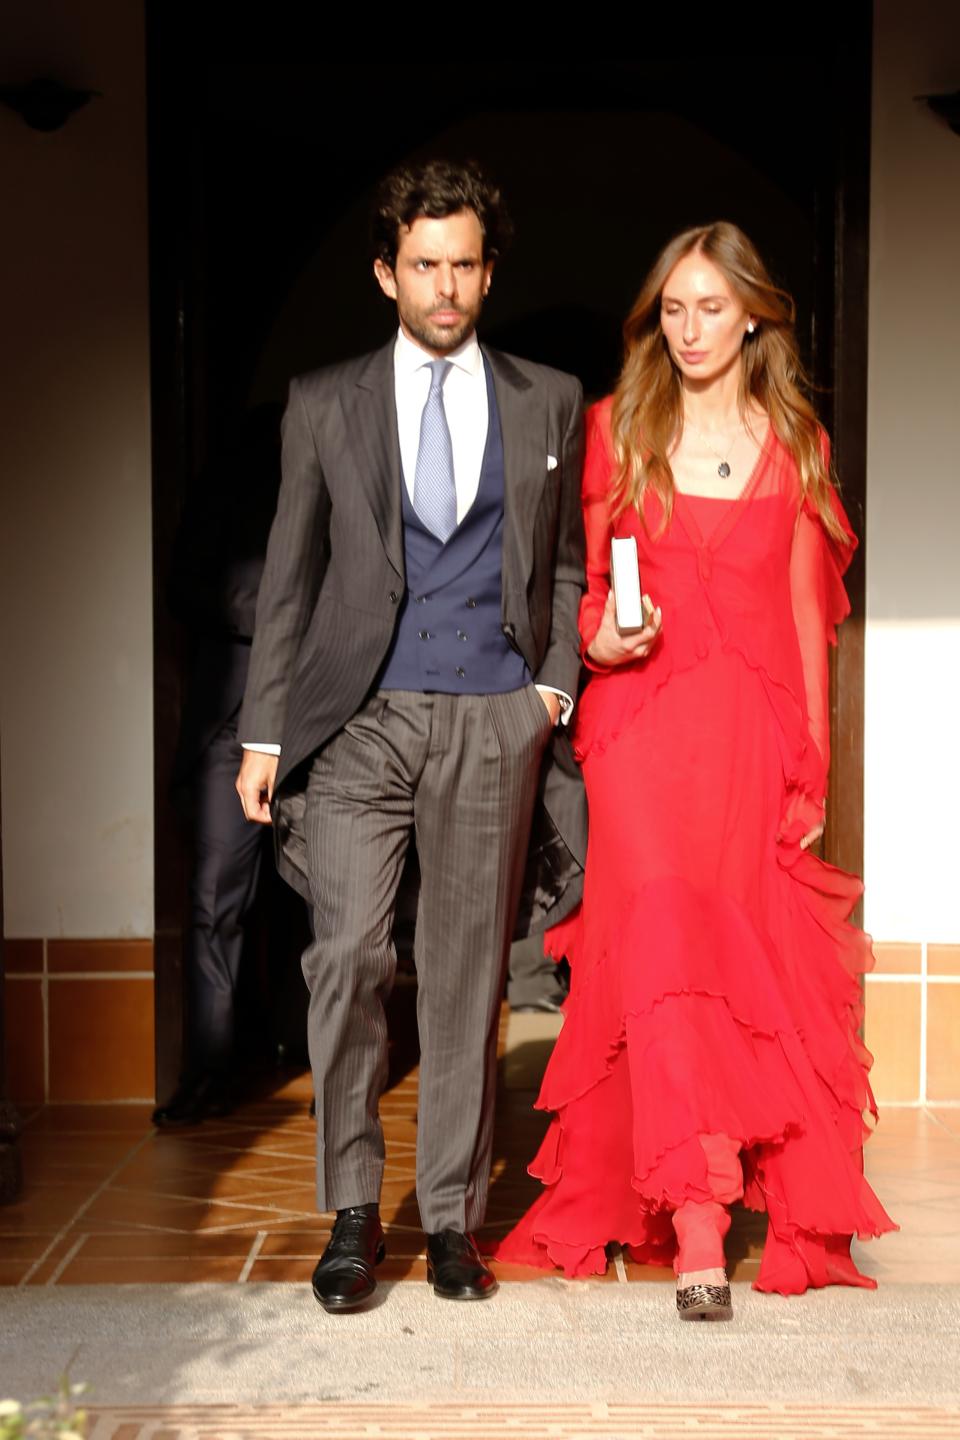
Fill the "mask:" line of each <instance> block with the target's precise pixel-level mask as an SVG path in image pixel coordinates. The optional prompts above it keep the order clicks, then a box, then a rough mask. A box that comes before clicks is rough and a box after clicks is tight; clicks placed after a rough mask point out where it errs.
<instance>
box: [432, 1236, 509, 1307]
mask: <svg viewBox="0 0 960 1440" xmlns="http://www.w3.org/2000/svg"><path fill="white" fill-rule="evenodd" d="M427 1280H428V1282H429V1283H430V1284H431V1285H432V1286H433V1293H434V1295H439V1296H440V1298H441V1299H443V1300H486V1299H488V1298H489V1297H490V1296H491V1295H492V1294H493V1293H494V1291H495V1290H496V1289H497V1282H496V1280H495V1278H494V1275H493V1272H492V1270H490V1269H489V1267H488V1266H487V1265H485V1264H484V1262H483V1260H481V1258H480V1255H479V1253H478V1251H477V1247H476V1245H475V1244H474V1241H473V1237H472V1236H471V1235H462V1234H461V1233H460V1231H459V1230H440V1231H439V1232H438V1233H437V1234H436V1235H428V1236H427Z"/></svg>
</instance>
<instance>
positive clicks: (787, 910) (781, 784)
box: [494, 399, 896, 1294]
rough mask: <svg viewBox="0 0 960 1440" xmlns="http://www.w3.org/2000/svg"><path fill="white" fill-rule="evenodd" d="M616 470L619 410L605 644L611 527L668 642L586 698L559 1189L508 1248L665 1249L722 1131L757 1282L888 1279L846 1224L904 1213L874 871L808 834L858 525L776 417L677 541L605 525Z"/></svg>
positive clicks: (548, 1145)
mask: <svg viewBox="0 0 960 1440" xmlns="http://www.w3.org/2000/svg"><path fill="white" fill-rule="evenodd" d="M824 438H826V437H824ZM613 468H614V467H613V460H612V454H611V448H610V400H609V399H608V400H606V401H604V402H602V403H601V404H600V405H598V406H595V407H594V408H593V409H592V410H591V411H590V412H589V414H588V419H587V458H586V466H585V472H584V479H583V504H584V514H585V523H586V533H587V578H588V590H587V593H586V595H585V596H584V599H583V603H582V606H581V613H580V632H581V636H582V640H583V645H584V649H586V646H587V645H588V644H589V643H590V641H591V640H592V639H593V637H594V635H595V634H596V631H597V628H598V626H599V623H600V616H601V613H602V610H603V606H604V602H605V600H606V596H607V592H608V589H609V584H610V580H609V555H610V539H611V536H612V535H634V536H635V537H636V540H637V546H638V551H639V557H640V573H641V579H642V584H643V588H644V590H645V591H646V592H648V593H649V594H650V596H651V598H652V600H653V602H654V604H656V605H660V606H661V607H662V610H663V632H662V636H661V639H660V641H659V642H658V644H657V646H656V648H655V650H654V651H653V652H652V653H651V654H650V655H649V657H648V658H647V659H646V660H642V661H639V662H636V663H633V664H629V665H626V666H621V667H619V668H617V669H612V670H606V671H599V672H598V673H595V674H594V675H593V676H592V678H591V680H590V683H589V685H588V686H587V687H586V690H585V692H584V694H583V696H582V698H581V700H580V702H579V704H578V707H577V717H576V736H575V747H576V751H577V755H578V758H579V760H580V761H581V763H582V765H583V773H584V780H585V782H586V789H587V797H588V800H589V808H590V840H589V847H588V854H587V864H586V877H585V886H584V899H583V906H582V909H581V911H580V912H578V913H576V914H575V915H574V916H573V917H572V919H571V920H569V921H567V922H565V923H563V924H562V925H560V926H558V927H556V929H555V930H554V931H553V932H551V935H550V936H549V937H548V949H549V950H551V951H552V953H554V954H557V955H562V954H567V955H568V956H569V957H570V961H571V973H572V989H571V995H570V998H569V1000H568V1001H567V1005H566V1012H565V1019H564V1024H563V1028H562V1030H561V1033H560V1036H559V1038H558V1040H557V1044H556V1047H555V1049H554V1052H553V1055H552V1058H551V1060H550V1064H549V1067H548V1069H547V1072H546V1075H545V1078H544V1081H543V1086H542V1089H541V1092H540V1097H539V1100H538V1102H537V1104H538V1107H539V1108H541V1109H546V1110H551V1111H553V1112H554V1119H553V1121H552V1123H551V1125H550V1128H549V1131H548V1133H547V1136H546V1138H545V1140H544V1143H543V1145H542V1147H541V1149H540V1151H539V1153H538V1154H537V1156H536V1158H535V1160H534V1162H533V1164H532V1165H531V1166H530V1171H531V1173H532V1174H534V1175H536V1176H538V1177H539V1178H540V1179H541V1180H542V1181H543V1184H544V1186H545V1189H544V1191H543V1193H542V1194H541V1196H540V1197H539V1198H538V1200H537V1201H536V1202H535V1203H534V1205H533V1206H532V1207H531V1209H530V1210H529V1212H528V1213H527V1215H526V1216H525V1217H524V1218H523V1219H522V1220H521V1221H520V1223H519V1224H518V1225H517V1226H516V1227H515V1229H514V1230H513V1231H512V1232H511V1233H510V1234H509V1235H508V1236H507V1238H506V1239H505V1240H504V1241H503V1242H501V1243H500V1245H499V1246H497V1248H496V1250H495V1251H494V1253H495V1255H496V1256H497V1257H498V1258H500V1259H503V1260H509V1261H513V1262H515V1263H516V1262H519V1263H525V1264H531V1265H538V1266H543V1267H550V1266H562V1268H563V1269H564V1270H565V1271H566V1273H567V1274H568V1275H591V1274H598V1273H602V1272H603V1270H604V1269H605V1266H606V1258H605V1254H604V1247H605V1245H606V1244H607V1242H608V1241H619V1242H620V1243H621V1244H622V1245H624V1246H626V1247H628V1249H629V1252H630V1253H631V1254H632V1255H633V1256H634V1258H636V1259H638V1260H640V1261H644V1262H648V1263H662V1264H669V1263H671V1261H673V1260H674V1257H675V1250H676V1242H675V1238H674V1232H673V1226H672V1222H671V1213H672V1212H673V1211H674V1210H675V1209H677V1208H678V1207H679V1206H680V1205H682V1204H683V1203H684V1202H685V1201H686V1200H694V1201H701V1202H702V1201H708V1200H710V1199H711V1198H712V1197H714V1196H716V1185H715V1183H713V1182H712V1180H711V1175H710V1174H709V1173H708V1170H709V1168H710V1158H709V1156H710V1146H709V1144H706V1148H705V1142H701V1140H700V1138H699V1137H701V1136H706V1137H712V1136H716V1135H720V1136H726V1137H730V1138H731V1139H732V1141H733V1144H734V1146H739V1147H740V1156H739V1159H740V1165H741V1167H742V1185H743V1198H744V1203H745V1204H747V1205H748V1206H750V1207H752V1208H754V1209H757V1210H765V1211H766V1212H767V1215H768V1231H767V1240H766V1245H765V1248H764V1253H763V1261H762V1265H761V1268H760V1272H759V1276H758V1279H757V1281H756V1288H757V1289H760V1290H774V1291H779V1292H781V1293H782V1294H798V1293H800V1292H802V1291H804V1290H806V1289H807V1287H808V1286H811V1285H813V1286H819V1285H827V1284H832V1283H839V1284H849V1285H863V1286H871V1287H872V1286H873V1284H874V1282H873V1281H872V1280H870V1279H868V1278H867V1277H865V1276H863V1275H861V1274H860V1273H859V1272H858V1271H857V1269H856V1267H855V1266H854V1263H853V1261H852V1259H851V1258H850V1253H849V1248H850V1238H851V1236H852V1235H858V1236H861V1237H864V1236H871V1235H879V1234H881V1233H882V1232H884V1231H887V1230H891V1229H894V1228H896V1227H895V1226H894V1225H893V1223H892V1221H891V1220H890V1219H889V1217H888V1216H887V1214H886V1213H885V1211H884V1209H883V1207H882V1206H881V1204H880V1202H879V1201H878V1199H877V1198H876V1196H875V1195H874V1193H873V1191H872V1190H871V1188H870V1186H869V1185H868V1184H867V1182H866V1180H865V1179H864V1176H863V1173H862V1167H861V1146H862V1144H863V1140H864V1138H865V1134H866V1126H865V1124H864V1115H865V1114H866V1113H868V1112H869V1113H871V1114H873V1115H875V1114H876V1111H875V1107H874V1101H873V1096H872V1093H871V1090H870V1085H869V1081H868V1078H867V1071H868V1068H869V1065H870V1056H869V1054H868V1052H867V1051H866V1049H865V1048H864V1046H863V1044H862V1042H861V1040H860V1038H859V1033H858V1032H859V1028H860V1023H861V1020H862V1015H863V1003H862V997H861V990H860V978H859V977H860V975H861V974H862V973H863V972H864V971H865V970H868V969H869V968H870V967H871V965H872V963H873V961H872V956H871V952H870V943H869V939H868V937H867V936H866V935H864V934H863V932H862V931H860V930H857V929H855V928H854V927H853V926H852V925H850V924H849V923H848V917H849V915H850V913H851V911H852V909H853V907H854V905H855V903H856V901H857V899H858V897H859V895H860V892H861V885H860V883H859V881H858V880H857V879H855V878H854V877H853V876H851V875H848V874H846V873H844V872H843V871H841V870H838V869H835V868H834V867H833V866H830V865H827V864H825V863H824V862H823V861H821V860H819V859H817V858H816V857H815V856H814V855H812V854H810V853H808V852H806V851H804V850H801V848H800V844H799V841H800V838H801V837H802V836H803V834H805V833H806V832H807V831H808V830H809V829H811V828H812V827H813V825H815V824H816V823H817V821H818V820H819V818H820V817H821V815H822V809H821V805H820V801H821V800H822V798H823V796H824V794H825V789H826V776H827V766H828V735H829V726H828V700H827V696H828V678H827V643H828V640H831V641H835V639H836V635H835V626H836V625H837V623H838V622H839V621H840V620H842V619H843V618H844V616H845V615H846V614H847V613H848V609H849V606H848V602H847V597H846V592H845V590H844V586H843V581H842V575H843V572H844V570H845V569H846V567H847V565H848V563H849V560H850V557H851V554H852V552H853V549H854V547H855V545H856V540H855V539H854V537H853V535H852V533H851V532H850V531H849V526H848V524H847V521H846V517H845V516H844V514H843V510H842V507H841V506H840V503H839V500H836V502H835V504H836V513H837V515H838V517H839V518H840V519H841V521H842V522H843V524H844V528H845V529H846V531H847V537H848V538H847V540H846V541H845V542H840V543H837V542H836V541H835V540H833V539H831V538H830V537H829V536H828V535H827V533H826V531H825V530H824V528H823V526H822V524H821V522H820V519H819V516H818V514H817V511H816V509H815V507H813V506H812V505H811V504H810V503H804V502H803V497H802V494H801V489H800V483H799V479H798V476H797V471H796V467H795V465H794V463H793V460H792V459H791V457H790V455H789V453H788V451H787V450H786V448H785V447H784V446H783V445H782V444H781V443H780V441H779V440H778V439H777V438H776V437H775V436H774V435H773V433H772V432H770V434H769V435H768V437H767V440H766V442H765V444H764V447H763V449H762V451H761V454H760V456H759V458H758V460H757V463H756V466H755V468H754V471H753V474H752V475H751V477H750V479H749V481H748V483H747V485H746V488H745V490H744V491H743V493H742V494H741V496H740V498H739V499H738V500H735V501H726V500H716V499H707V498H699V497H692V496H683V495H677V496H676V501H675V508H674V514H673V519H672V521H671V523H670V524H669V526H668V527H667V528H666V530H665V532H664V533H663V534H662V535H658V530H659V528H660V524H661V520H662V509H661V506H660V503H659V501H658V500H656V498H655V497H648V499H647V501H646V510H645V517H646V526H644V525H643V524H641V523H640V520H639V517H638V515H637V513H636V510H635V509H633V508H631V509H628V510H627V511H626V512H624V513H623V514H622V515H620V516H619V517H618V518H617V520H616V521H615V522H611V518H610V512H609V506H608V499H607V496H608V489H609V485H610V480H611V476H612V473H613ZM587 663H588V664H589V663H590V662H589V661H588V662H587ZM592 668H594V669H596V667H592ZM734 1163H736V1162H734ZM739 1182H740V1176H739V1173H738V1186H737V1188H738V1189H739ZM717 1198H722V1197H717Z"/></svg>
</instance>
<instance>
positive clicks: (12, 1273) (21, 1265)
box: [0, 1259, 31, 1285]
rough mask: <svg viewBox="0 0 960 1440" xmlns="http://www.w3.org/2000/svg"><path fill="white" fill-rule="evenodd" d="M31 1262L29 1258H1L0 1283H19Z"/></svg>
mask: <svg viewBox="0 0 960 1440" xmlns="http://www.w3.org/2000/svg"><path fill="white" fill-rule="evenodd" d="M30 1263H31V1262H30V1261H29V1260H5V1259H3V1260H0V1285H19V1284H20V1281H21V1280H22V1279H23V1278H24V1276H25V1275H26V1274H27V1271H28V1270H29V1269H30Z"/></svg>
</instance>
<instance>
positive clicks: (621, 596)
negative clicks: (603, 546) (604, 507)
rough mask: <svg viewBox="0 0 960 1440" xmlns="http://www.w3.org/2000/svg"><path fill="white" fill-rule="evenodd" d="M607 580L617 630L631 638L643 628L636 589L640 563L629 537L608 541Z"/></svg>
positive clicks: (640, 601) (642, 616)
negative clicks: (609, 586) (612, 601)
mask: <svg viewBox="0 0 960 1440" xmlns="http://www.w3.org/2000/svg"><path fill="white" fill-rule="evenodd" d="M610 578H611V580H612V581H613V599H614V603H615V605H616V610H617V629H618V630H619V631H620V633H621V635H631V634H633V633H634V632H635V631H637V630H642V629H643V627H644V625H645V624H646V620H645V618H644V613H643V595H642V590H641V586H640V561H639V559H638V558H637V542H636V540H635V538H634V537H633V536H632V535H628V536H626V537H624V538H623V539H614V540H611V541H610Z"/></svg>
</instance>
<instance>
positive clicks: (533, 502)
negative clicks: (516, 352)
mask: <svg viewBox="0 0 960 1440" xmlns="http://www.w3.org/2000/svg"><path fill="white" fill-rule="evenodd" d="M483 355H484V358H485V359H486V361H487V362H488V363H489V365H490V369H491V370H492V372H493V387H494V390H495V391H496V395H497V408H498V410H499V411H500V429H501V432H502V434H503V469H504V499H503V504H504V526H503V581H504V585H503V588H504V595H505V596H506V595H507V594H508V593H516V592H519V593H521V594H525V593H526V588H527V581H528V580H529V578H530V575H531V573H532V570H533V523H534V518H535V516H536V513H537V507H538V506H539V504H540V496H541V495H542V493H543V487H544V484H545V482H546V476H547V404H546V396H545V394H544V392H543V390H542V388H541V387H540V386H535V385H534V384H533V382H532V381H531V380H529V379H528V378H527V377H526V376H525V375H524V374H522V372H521V371H520V370H519V369H518V368H517V366H516V365H514V363H513V361H512V360H511V359H510V358H509V356H507V355H502V354H501V353H500V351H499V350H488V349H486V348H485V349H484V351H483Z"/></svg>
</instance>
